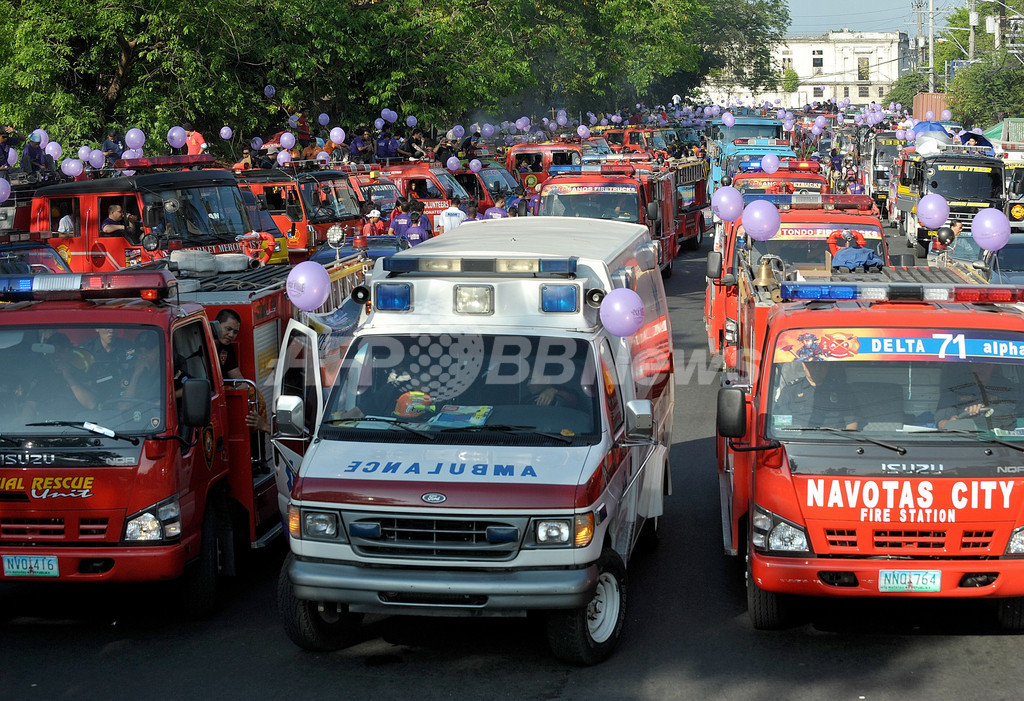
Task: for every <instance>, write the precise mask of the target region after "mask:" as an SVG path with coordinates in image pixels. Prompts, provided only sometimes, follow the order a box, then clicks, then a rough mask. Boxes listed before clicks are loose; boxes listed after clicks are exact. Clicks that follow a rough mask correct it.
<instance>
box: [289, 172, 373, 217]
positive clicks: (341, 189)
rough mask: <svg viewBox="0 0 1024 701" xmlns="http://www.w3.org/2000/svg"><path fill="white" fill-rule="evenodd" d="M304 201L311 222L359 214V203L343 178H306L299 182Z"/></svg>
mask: <svg viewBox="0 0 1024 701" xmlns="http://www.w3.org/2000/svg"><path fill="white" fill-rule="evenodd" d="M299 192H300V193H301V195H302V203H303V204H304V205H305V207H306V215H307V217H309V221H310V222H311V223H316V222H328V221H336V220H339V219H351V218H352V217H358V216H359V203H358V202H356V196H355V194H354V193H353V192H352V188H351V187H349V184H348V183H347V182H346V181H345V180H344V179H342V178H338V179H335V180H306V181H303V182H300V183H299Z"/></svg>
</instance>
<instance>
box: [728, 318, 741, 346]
mask: <svg viewBox="0 0 1024 701" xmlns="http://www.w3.org/2000/svg"><path fill="white" fill-rule="evenodd" d="M739 330H740V327H739V324H737V323H736V320H735V319H730V318H728V317H726V319H725V342H726V344H728V345H730V346H734V345H736V342H737V341H738V340H739V337H740V332H739Z"/></svg>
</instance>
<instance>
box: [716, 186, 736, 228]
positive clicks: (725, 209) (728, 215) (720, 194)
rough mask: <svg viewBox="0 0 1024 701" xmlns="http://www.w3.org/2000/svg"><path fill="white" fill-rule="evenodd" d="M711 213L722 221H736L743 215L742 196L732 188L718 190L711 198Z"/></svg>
mask: <svg viewBox="0 0 1024 701" xmlns="http://www.w3.org/2000/svg"><path fill="white" fill-rule="evenodd" d="M711 213H712V214H714V215H715V216H716V217H718V218H719V219H721V220H722V221H736V220H737V219H739V218H740V215H742V214H743V195H741V194H740V191H739V190H737V189H736V188H734V187H732V186H726V187H720V188H718V189H717V190H715V194H714V195H712V196H711Z"/></svg>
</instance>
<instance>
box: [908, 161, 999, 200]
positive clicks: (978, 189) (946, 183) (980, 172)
mask: <svg viewBox="0 0 1024 701" xmlns="http://www.w3.org/2000/svg"><path fill="white" fill-rule="evenodd" d="M925 182H926V183H928V190H929V191H930V192H938V193H941V194H942V196H943V197H945V198H946V199H947V200H950V199H971V198H980V199H985V200H988V199H999V198H1001V197H1002V196H1003V178H1002V174H1001V173H1000V172H999V171H998V170H996V169H994V168H991V167H989V166H964V165H947V164H942V163H939V164H936V165H930V166H928V170H927V172H926V174H925Z"/></svg>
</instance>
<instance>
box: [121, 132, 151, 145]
mask: <svg viewBox="0 0 1024 701" xmlns="http://www.w3.org/2000/svg"><path fill="white" fill-rule="evenodd" d="M124 143H125V145H126V146H128V148H142V146H143V144H145V143H146V134H145V133H144V132H143V131H142V130H141V129H129V130H128V131H126V132H125V134H124Z"/></svg>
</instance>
